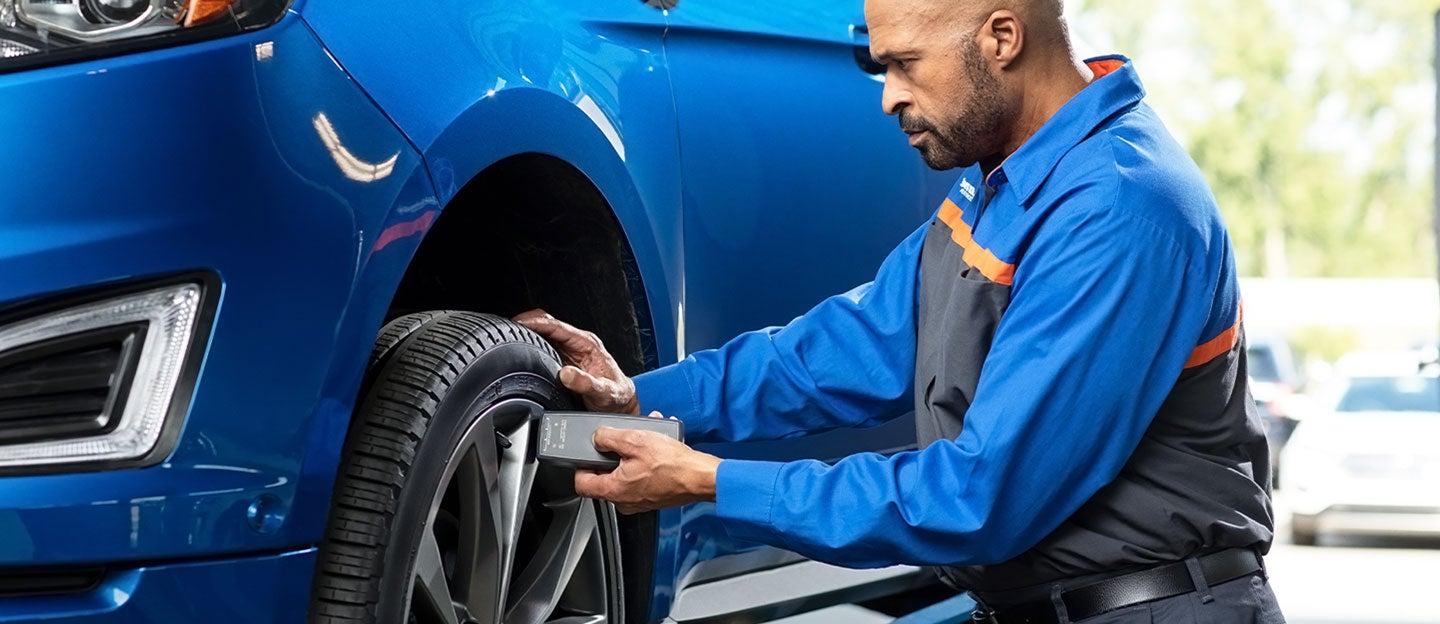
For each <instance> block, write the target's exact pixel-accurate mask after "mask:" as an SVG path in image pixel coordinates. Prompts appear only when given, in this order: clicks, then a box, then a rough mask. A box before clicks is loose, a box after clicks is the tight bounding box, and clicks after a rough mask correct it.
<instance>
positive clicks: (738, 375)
mask: <svg viewBox="0 0 1440 624" xmlns="http://www.w3.org/2000/svg"><path fill="white" fill-rule="evenodd" d="M866 18H867V21H868V24H869V27H870V37H871V51H872V53H873V55H874V56H875V58H876V59H877V60H878V61H880V62H882V63H884V64H885V65H886V66H887V69H888V71H887V74H886V82H885V92H884V101H883V106H884V108H885V111H886V112H887V113H889V114H893V115H897V116H898V117H899V122H900V127H901V129H902V130H904V131H905V132H906V133H907V134H908V135H909V136H910V143H911V145H913V146H914V147H915V148H916V149H918V150H920V152H921V154H922V155H923V156H924V159H925V161H926V162H927V163H928V164H929V165H930V166H931V167H934V168H936V169H950V168H956V167H961V168H964V170H963V172H962V174H961V176H960V180H959V181H958V182H957V183H956V185H955V187H954V189H953V190H952V191H951V193H950V195H949V198H948V199H947V200H946V201H945V202H944V204H943V205H942V206H941V208H940V210H939V212H938V214H937V215H936V217H935V219H934V220H933V221H932V222H930V223H928V224H926V225H925V226H924V227H921V228H920V229H919V230H917V231H916V232H915V233H914V234H912V235H911V236H910V237H909V238H907V239H906V240H905V241H904V242H902V243H901V244H900V246H899V247H898V248H897V249H896V250H895V251H894V252H893V253H892V254H891V255H890V257H889V258H888V259H886V260H885V262H884V264H883V265H882V266H881V267H880V270H879V273H878V275H877V276H876V278H875V281H874V282H872V283H870V284H867V285H865V286H862V287H860V288H858V289H856V290H854V291H851V292H850V293H847V294H844V295H841V296H837V297H833V298H831V299H829V300H827V301H825V302H823V303H821V304H820V305H819V306H817V307H816V308H815V309H813V310H811V311H810V312H809V313H807V314H806V315H804V316H802V317H800V318H798V319H796V320H794V321H793V322H791V323H790V324H789V325H787V326H786V327H784V328H778V329H771V330H765V331H760V332H755V333H750V334H745V335H742V336H740V337H738V338H736V339H735V340H733V341H731V342H730V343H728V344H726V345H725V346H724V347H722V348H720V349H718V350H714V351H707V352H702V353H697V354H695V355H693V356H691V357H689V358H687V359H686V360H685V361H683V362H680V363H678V364H676V365H673V366H669V367H665V368H662V369H660V370H657V371H653V372H651V373H648V374H645V375H641V376H640V377H638V378H636V379H635V380H634V381H633V382H632V381H631V380H629V379H627V378H626V377H625V376H624V375H623V374H621V373H620V372H619V369H618V367H617V366H616V364H615V362H614V360H613V359H611V358H610V356H609V355H608V354H607V353H606V352H605V350H604V348H603V346H602V345H601V344H600V343H599V341H598V340H596V339H594V337H593V335H590V334H588V333H585V332H581V331H579V330H577V329H575V328H573V327H570V326H568V325H565V324H564V323H562V322H560V321H558V320H556V319H553V318H551V317H549V316H548V315H546V314H544V313H543V312H540V311H535V312H531V313H527V314H525V315H522V316H521V317H520V320H521V322H523V323H524V324H526V325H527V326H528V327H530V328H532V329H534V330H535V331H537V332H539V333H540V334H542V335H544V336H546V337H547V338H550V339H551V340H552V341H554V342H555V343H556V344H557V346H558V347H559V348H560V350H561V351H562V353H563V354H564V355H565V357H566V359H567V362H568V363H569V364H571V365H570V366H567V367H565V368H564V369H562V370H561V372H560V378H561V382H562V383H563V384H564V385H565V386H567V387H568V388H570V389H571V390H573V391H574V392H576V393H578V394H579V395H580V396H582V397H583V398H584V401H585V404H586V405H587V407H589V408H591V409H595V410H604V411H621V412H628V413H640V412H641V411H642V410H644V411H646V412H651V411H654V412H659V413H661V414H664V415H666V416H672V417H678V418H680V419H681V420H682V421H684V423H685V426H686V430H687V432H689V433H690V434H692V440H697V441H714V440H750V439H767V438H768V439H773V438H782V437H787V436H793V435H800V434H802V433H805V432H812V431H820V430H826V429H833V428H838V427H856V426H869V425H874V424H876V423H878V422H881V421H883V420H885V419H888V418H893V417H896V416H899V415H901V414H903V413H906V412H908V411H909V410H911V409H913V410H914V411H915V413H916V421H917V423H916V424H917V429H918V435H919V442H920V446H921V450H918V451H914V452H909V453H901V454H898V455H895V456H892V457H882V456H879V455H873V454H866V455H858V456H853V457H848V458H846V459H844V460H842V461H840V462H837V463H835V464H833V465H827V464H824V463H821V462H816V461H801V462H791V463H784V464H781V463H768V462H751V461H735V460H725V461H721V460H720V459H718V458H716V457H712V456H709V455H705V454H702V453H698V452H695V451H693V450H691V449H689V448H688V447H686V446H685V445H683V444H679V443H675V442H673V441H669V440H666V439H665V438H663V437H662V436H658V435H649V434H644V433H638V432H621V431H614V430H610V431H602V432H601V433H599V434H597V435H596V444H597V445H598V446H601V447H602V448H606V449H609V450H613V451H615V452H617V453H619V454H620V455H621V456H622V458H623V461H622V462H621V464H620V467H619V468H618V469H617V470H615V471H613V472H612V473H609V474H595V473H584V472H582V473H579V474H577V475H576V478H575V487H576V490H577V491H578V492H580V493H581V494H582V495H586V496H592V497H597V498H603V499H608V500H610V501H613V502H614V503H615V504H616V505H618V507H619V509H620V511H622V512H638V511H645V510H651V509H656V508H660V507H667V506H673V505H680V504H685V503H690V502H695V501H706V500H714V501H716V502H717V506H716V513H717V515H718V516H719V517H720V519H721V521H722V522H723V523H724V526H725V527H726V529H727V530H728V531H729V532H730V533H731V534H732V535H733V536H735V537H737V538H742V539H748V540H752V541H757V542H763V543H767V544H772V545H775V546H778V547H781V548H786V549H789V550H792V551H796V552H799V553H801V554H804V555H806V556H809V557H811V558H814V559H817V560H821V561H827V562H832V563H836V564H840V565H848V566H855V567H872V566H885V565H892V564H915V565H932V566H937V567H940V568H941V570H942V572H943V574H944V576H945V577H946V578H947V579H949V580H950V581H951V582H952V583H954V584H956V585H957V586H959V587H963V588H965V589H968V590H970V591H971V592H972V593H973V594H974V595H975V596H976V597H977V598H978V599H979V600H980V601H981V603H982V604H983V605H985V607H986V608H987V609H989V610H990V612H989V613H982V614H980V616H981V619H983V618H993V620H987V621H998V622H1070V621H1087V622H1089V621H1097V622H1098V621H1104V622H1131V621H1134V622H1140V621H1144V622H1150V621H1152V620H1157V621H1165V622H1280V621H1283V618H1282V616H1281V614H1280V612H1279V609H1278V607H1277V606H1276V603H1275V599H1274V596H1273V594H1272V593H1271V592H1270V589H1269V586H1268V584H1267V582H1266V576H1265V573H1264V569H1263V564H1262V562H1261V560H1260V555H1261V554H1263V552H1265V551H1267V550H1268V549H1269V544H1270V542H1271V540H1272V537H1273V534H1272V519H1271V510H1270V502H1269V491H1268V487H1267V484H1268V480H1269V466H1268V459H1267V458H1268V453H1267V449H1266V442H1265V437H1264V435H1263V434H1262V432H1261V428H1260V423H1259V420H1258V418H1257V416H1256V413H1255V409H1254V407H1253V404H1252V403H1251V401H1250V399H1249V395H1248V392H1247V388H1246V371H1245V348H1244V336H1243V329H1242V327H1241V324H1240V317H1241V308H1240V297H1239V294H1238V287H1237V282H1236V276H1235V263H1234V259H1233V254H1232V252H1231V249H1230V241H1229V238H1228V235H1227V234H1226V232H1225V229H1224V226H1223V224H1222V223H1221V220H1220V216H1219V212H1218V209H1217V207H1216V205H1215V202H1214V199H1213V197H1212V195H1211V193H1210V191H1209V189H1208V188H1207V187H1206V185H1205V183H1204V181H1203V179H1202V177H1201V174H1200V172H1199V171H1198V170H1197V169H1196V167H1195V165H1194V163H1193V162H1192V161H1191V160H1190V158H1189V157H1188V156H1187V155H1186V154H1185V153H1184V150H1183V149H1182V148H1181V147H1180V146H1179V145H1178V144H1177V143H1176V142H1175V141H1174V140H1173V139H1172V138H1171V136H1170V135H1169V134H1168V133H1167V132H1166V130H1165V129H1164V127H1163V126H1162V124H1161V122H1160V120H1159V119H1158V118H1157V117H1156V115H1155V113H1154V112H1153V111H1152V110H1151V109H1150V108H1149V107H1148V106H1146V105H1145V104H1143V103H1142V98H1143V96H1144V90H1143V88H1142V86H1141V84H1140V81H1139V77H1138V74H1137V72H1136V70H1135V69H1134V67H1133V66H1132V65H1131V64H1130V63H1129V62H1128V61H1127V60H1125V59H1123V58H1120V57H1110V58H1104V59H1098V60H1093V61H1090V62H1088V63H1080V62H1077V61H1075V60H1074V58H1073V53H1072V51H1071V46H1070V43H1069V35H1068V33H1067V30H1066V26H1065V22H1064V19H1063V17H1062V7H1061V2H1060V0H988V1H981V0H977V1H974V2H961V1H958V0H869V1H868V2H867V3H866ZM781 209H783V208H781ZM1101 614H1105V615H1101ZM1097 616H1099V617H1098V618H1097Z"/></svg>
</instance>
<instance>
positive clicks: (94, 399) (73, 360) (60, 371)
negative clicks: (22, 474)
mask: <svg viewBox="0 0 1440 624" xmlns="http://www.w3.org/2000/svg"><path fill="white" fill-rule="evenodd" d="M144 338H145V324H144V323H132V324H128V325H123V326H117V327H107V328H103V329H97V330H92V331H88V332H84V333H79V334H72V335H68V336H62V337H60V338H54V339H51V340H46V341H43V342H38V343H34V344H29V345H25V346H23V347H19V348H16V349H13V350H10V351H7V352H5V353H0V444H17V443H24V442H38V441H50V440H64V439H69V438H81V437H88V436H94V435H99V434H103V433H106V432H108V431H110V430H112V429H114V427H115V425H116V424H117V423H118V421H119V418H120V414H119V411H120V409H121V407H122V406H124V404H125V395H126V394H127V392H128V391H129V387H130V381H131V378H132V377H133V376H134V372H135V363H136V359H137V357H138V356H139V353H140V347H141V345H142V344H143V342H144Z"/></svg>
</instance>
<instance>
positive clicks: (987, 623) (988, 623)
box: [970, 607, 1000, 624]
mask: <svg viewBox="0 0 1440 624" xmlns="http://www.w3.org/2000/svg"><path fill="white" fill-rule="evenodd" d="M970 621H971V622H978V623H979V624H1000V622H999V620H996V619H995V612H994V611H991V610H989V609H986V608H985V607H975V610H974V611H971V612H970Z"/></svg>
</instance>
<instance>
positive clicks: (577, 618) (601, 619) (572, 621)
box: [546, 615, 609, 624]
mask: <svg viewBox="0 0 1440 624" xmlns="http://www.w3.org/2000/svg"><path fill="white" fill-rule="evenodd" d="M608 619H609V618H606V617H605V616H603V615H572V616H569V617H562V618H555V619H553V620H549V621H547V622H546V624H605V622H606V621H607V620H608Z"/></svg>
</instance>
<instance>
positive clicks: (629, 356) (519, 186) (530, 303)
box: [385, 154, 657, 375]
mask: <svg viewBox="0 0 1440 624" xmlns="http://www.w3.org/2000/svg"><path fill="white" fill-rule="evenodd" d="M537 307H538V308H544V309H546V310H548V311H549V312H551V313H552V314H554V315H555V316H556V317H558V318H561V319H564V320H566V321H567V322H570V323H572V324H574V325H576V326H578V327H582V328H584V329H588V330H590V331H593V332H595V333H596V334H597V335H599V336H600V338H601V339H602V340H604V341H605V346H606V348H607V349H609V351H610V352H611V353H612V354H614V356H615V359H616V360H617V361H618V362H619V363H620V366H621V367H622V368H623V369H624V370H625V372H626V373H627V374H629V375H636V374H639V373H640V372H641V371H644V370H646V369H647V368H653V367H655V366H656V364H657V360H656V352H655V345H654V332H653V329H652V326H651V322H650V313H649V307H648V305H647V304H646V300H645V290H644V288H643V285H642V284H641V281H640V275H639V270H638V268H637V266H636V264H635V259H634V255H633V254H632V253H631V251H630V246H629V244H628V243H627V242H626V240H625V234H624V231H623V230H621V228H620V223H619V222H618V221H616V219H615V215H614V213H613V212H612V211H611V209H610V205H609V203H608V202H607V201H606V200H605V197H604V196H603V195H602V194H601V193H600V191H599V189H597V188H595V185H594V184H592V183H591V182H590V180H589V178H587V177H586V176H585V174H583V173H581V172H580V171H579V170H577V169H575V168H574V167H572V166H571V165H570V164H569V163H566V162H565V161H563V160H560V159H558V158H555V157H553V156H547V155H543V154H523V155H519V156H513V157H510V158H507V159H505V160H502V161H500V162H498V163H496V164H494V165H492V166H490V167H489V168H487V169H486V170H485V171H483V172H481V174H480V175H478V176H476V177H475V179H473V180H471V181H470V183H468V184H466V185H465V187H464V188H462V189H461V190H460V192H459V193H458V194H457V195H456V196H455V198H454V199H453V200H451V202H450V204H449V205H448V206H447V207H446V209H445V211H444V212H442V213H441V216H440V218H439V220H438V221H436V223H435V225H434V226H433V227H432V228H431V229H430V231H429V233H427V234H426V236H425V240H424V242H423V243H421V245H420V249H419V250H418V251H417V252H416V254H415V258H414V259H413V260H412V261H411V263H410V266H409V267H408V268H407V270H406V272H405V277H404V278H403V279H402V280H401V283H400V287H399V288H398V289H397V291H396V294H395V298H394V301H393V302H392V303H391V305H390V309H389V311H388V312H387V313H386V317H385V320H386V322H389V321H390V319H393V318H396V317H399V316H401V315H404V314H407V313H410V312H417V311H422V310H470V311H474V312H488V313H491V314H497V315H501V316H506V317H510V316H514V315H515V314H518V313H520V312H523V311H525V310H529V309H531V308H537Z"/></svg>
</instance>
